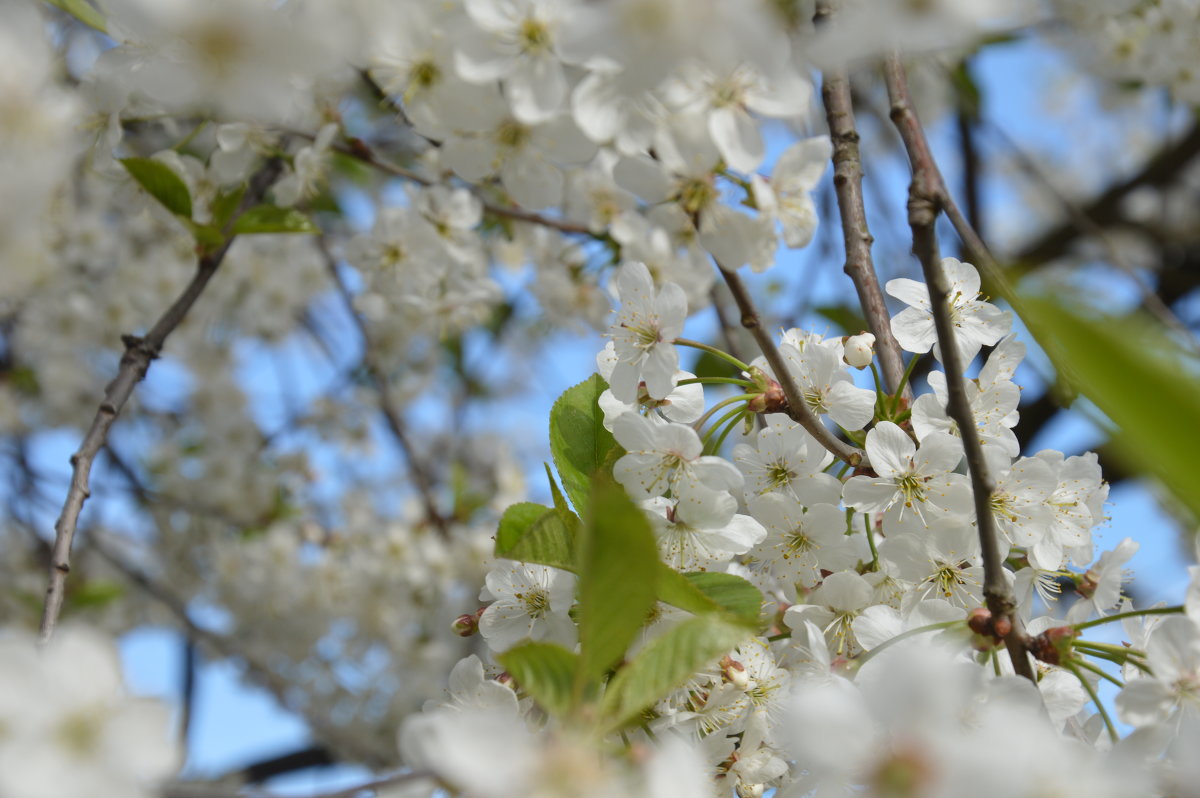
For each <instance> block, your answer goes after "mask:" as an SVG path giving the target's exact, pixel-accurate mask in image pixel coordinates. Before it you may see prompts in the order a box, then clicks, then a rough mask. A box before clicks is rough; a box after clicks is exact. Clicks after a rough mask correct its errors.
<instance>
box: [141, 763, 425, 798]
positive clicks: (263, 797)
mask: <svg viewBox="0 0 1200 798" xmlns="http://www.w3.org/2000/svg"><path fill="white" fill-rule="evenodd" d="M422 779H430V780H435V779H437V776H436V775H434V774H433V773H431V772H430V771H428V770H410V771H407V772H405V773H397V774H395V775H392V776H383V777H381V778H378V779H372V780H371V781H366V782H363V783H362V784H357V785H355V786H353V787H346V788H344V789H341V790H335V791H334V792H323V793H316V794H314V795H310V796H306V798H358V796H360V795H362V794H363V793H364V792H371V793H375V794H378V793H379V791H380V790H384V789H386V788H388V787H395V786H398V785H400V784H405V783H407V782H410V781H418V780H422ZM159 795H160V798H278V794H277V793H268V792H262V791H255V792H251V793H246V792H242V791H240V790H239V789H236V788H229V787H226V788H222V787H221V786H220V785H216V784H210V783H209V784H206V783H203V782H199V783H189V782H186V781H183V782H176V783H174V784H168V785H166V786H165V787H163V789H162V791H161V792H160V793H159Z"/></svg>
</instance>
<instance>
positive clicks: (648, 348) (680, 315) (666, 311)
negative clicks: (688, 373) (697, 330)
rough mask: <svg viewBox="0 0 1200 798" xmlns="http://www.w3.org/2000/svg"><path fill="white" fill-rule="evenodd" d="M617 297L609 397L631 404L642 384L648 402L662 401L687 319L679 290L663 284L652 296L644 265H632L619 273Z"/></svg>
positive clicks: (672, 375)
mask: <svg viewBox="0 0 1200 798" xmlns="http://www.w3.org/2000/svg"><path fill="white" fill-rule="evenodd" d="M617 293H618V294H619V296H620V299H621V309H620V311H618V313H617V320H616V321H615V322H613V325H612V326H611V327H610V328H609V331H608V334H609V336H610V337H611V338H612V341H613V346H614V349H615V352H616V356H617V363H616V365H615V366H614V367H613V370H612V377H611V379H610V380H609V384H610V388H611V389H612V392H613V396H615V397H617V399H619V400H621V401H622V402H630V403H631V402H634V401H636V399H637V392H638V385H639V383H642V382H645V383H646V393H648V394H649V395H650V398H652V399H665V398H666V397H667V395H668V394H670V393H671V391H672V390H673V389H674V388H675V374H676V372H677V371H678V370H679V353H678V352H677V351H676V350H675V344H674V341H675V339H676V338H678V337H679V334H680V333H681V332H683V321H684V319H685V318H686V317H687V299H686V298H685V297H684V295H683V289H681V288H680V287H679V286H677V285H675V284H674V283H667V284H666V285H664V286H663V287H662V288H661V289H660V290H659V291H658V292H657V293H656V292H655V291H654V282H653V281H652V280H651V279H650V271H649V270H648V269H647V268H646V265H645V264H644V263H638V262H636V261H632V262H629V263H626V264H625V265H624V266H622V267H621V270H620V271H619V272H618V273H617Z"/></svg>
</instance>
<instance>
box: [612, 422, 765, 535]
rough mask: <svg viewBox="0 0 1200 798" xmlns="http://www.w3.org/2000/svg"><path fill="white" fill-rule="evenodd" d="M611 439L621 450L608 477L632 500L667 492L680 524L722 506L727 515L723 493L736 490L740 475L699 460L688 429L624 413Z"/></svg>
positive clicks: (726, 465) (722, 463) (720, 462)
mask: <svg viewBox="0 0 1200 798" xmlns="http://www.w3.org/2000/svg"><path fill="white" fill-rule="evenodd" d="M613 435H614V436H615V437H616V439H617V443H619V444H621V446H623V447H625V451H626V454H625V455H624V456H623V457H621V459H620V460H618V461H617V462H616V465H615V466H613V476H614V477H615V478H616V480H617V481H618V482H620V483H621V484H622V485H623V486H624V487H625V490H626V491H628V493H629V495H630V496H632V497H633V498H634V499H636V500H643V499H651V498H654V497H656V496H661V495H663V494H664V493H666V492H667V491H668V490H670V491H671V495H672V496H673V497H674V498H675V499H676V500H677V502H678V503H677V506H676V510H675V511H676V513H678V517H679V518H680V519H682V520H683V521H685V522H689V521H692V520H695V521H697V522H702V521H701V519H706V518H711V517H712V516H714V515H716V514H717V513H718V512H720V511H721V508H722V507H725V508H728V509H729V512H730V513H732V511H733V508H734V507H736V504H737V502H736V500H735V501H733V502H732V504H731V503H730V500H731V497H730V496H729V491H734V490H737V489H738V488H740V487H741V486H742V473H741V472H740V471H738V470H737V468H736V467H734V465H733V464H732V463H730V462H729V461H727V460H724V459H723V458H720V457H714V456H711V455H707V456H701V454H700V453H701V451H702V450H703V446H702V444H701V443H700V436H699V435H697V434H696V431H695V430H694V429H692V428H691V427H689V426H686V425H684V424H674V423H671V422H666V421H655V420H653V419H649V418H643V417H642V416H638V415H635V414H633V413H626V414H625V415H623V416H620V417H619V418H618V419H617V420H616V421H615V422H614V423H613Z"/></svg>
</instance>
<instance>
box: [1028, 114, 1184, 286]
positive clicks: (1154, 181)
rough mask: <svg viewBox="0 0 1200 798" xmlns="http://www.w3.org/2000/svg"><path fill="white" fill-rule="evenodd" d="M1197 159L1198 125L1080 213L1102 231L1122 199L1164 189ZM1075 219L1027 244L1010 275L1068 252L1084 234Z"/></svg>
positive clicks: (1118, 215)
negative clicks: (1136, 192)
mask: <svg viewBox="0 0 1200 798" xmlns="http://www.w3.org/2000/svg"><path fill="white" fill-rule="evenodd" d="M1198 155H1200V124H1198V125H1196V126H1194V127H1193V128H1192V129H1191V130H1190V131H1188V133H1187V134H1186V135H1185V136H1184V137H1183V138H1181V139H1179V140H1177V141H1175V142H1174V143H1172V144H1169V145H1168V146H1166V147H1164V148H1163V149H1161V150H1159V151H1158V153H1157V154H1155V155H1154V156H1153V157H1152V158H1151V159H1150V160H1149V161H1147V162H1146V165H1145V166H1143V167H1142V169H1141V171H1140V172H1138V173H1137V174H1135V175H1133V176H1132V177H1130V178H1128V179H1126V180H1123V181H1121V182H1120V183H1116V184H1114V185H1113V186H1110V187H1109V188H1108V189H1107V190H1105V191H1104V192H1102V193H1101V194H1100V195H1098V196H1097V197H1096V198H1095V199H1093V200H1092V201H1091V202H1089V203H1087V204H1086V205H1083V206H1082V207H1081V208H1080V211H1081V213H1082V215H1083V216H1084V217H1086V218H1087V219H1089V220H1090V221H1091V223H1092V224H1094V225H1097V226H1099V227H1103V226H1105V225H1108V224H1112V223H1114V222H1118V221H1120V219H1121V205H1122V204H1123V202H1124V201H1125V198H1126V197H1127V196H1129V195H1130V194H1131V193H1133V191H1134V190H1135V189H1138V188H1141V187H1142V186H1155V187H1157V186H1164V185H1167V184H1169V183H1171V182H1173V181H1175V180H1176V179H1178V177H1179V175H1180V174H1182V173H1183V167H1184V166H1185V165H1187V164H1189V163H1191V162H1192V161H1193V160H1194V159H1195V158H1196V157H1197V156H1198ZM1086 232H1087V231H1086V230H1081V229H1080V227H1079V225H1078V224H1077V223H1076V220H1075V219H1068V220H1067V221H1066V222H1064V223H1062V224H1060V225H1059V226H1057V227H1054V228H1052V229H1050V230H1047V231H1046V232H1044V233H1042V235H1040V236H1038V237H1037V238H1036V239H1034V240H1033V241H1031V242H1030V243H1029V244H1026V245H1025V247H1024V248H1022V249H1021V251H1020V252H1019V253H1018V254H1017V255H1016V257H1015V258H1014V261H1015V265H1014V266H1013V267H1012V271H1013V273H1014V275H1015V276H1017V277H1019V276H1021V275H1022V274H1024V273H1025V272H1028V271H1030V270H1031V269H1033V268H1035V267H1036V266H1037V265H1039V264H1042V263H1045V262H1046V261H1049V260H1053V259H1055V258H1057V257H1059V256H1061V255H1062V254H1064V253H1065V252H1066V251H1067V248H1068V247H1069V246H1070V245H1071V243H1072V242H1073V241H1074V240H1075V239H1076V238H1078V237H1079V236H1080V234H1081V233H1086Z"/></svg>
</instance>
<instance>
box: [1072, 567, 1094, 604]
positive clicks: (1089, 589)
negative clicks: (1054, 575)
mask: <svg viewBox="0 0 1200 798" xmlns="http://www.w3.org/2000/svg"><path fill="white" fill-rule="evenodd" d="M1098 587H1100V575H1099V574H1097V573H1096V571H1095V569H1093V570H1089V571H1087V572H1086V573H1084V574H1083V576H1079V577H1076V581H1075V590H1076V591H1078V593H1079V595H1081V596H1083V597H1084V598H1085V599H1090V598H1091V597H1092V596H1094V595H1096V588H1098Z"/></svg>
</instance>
